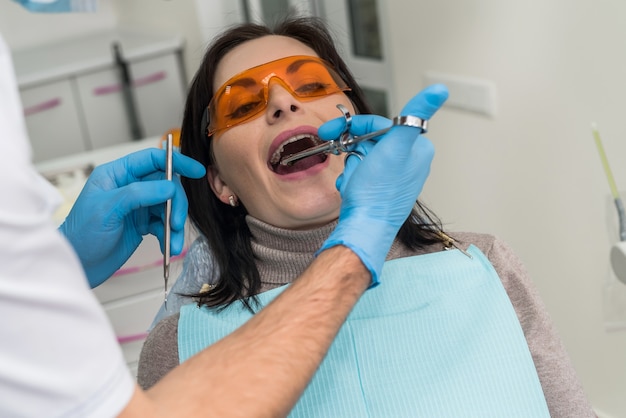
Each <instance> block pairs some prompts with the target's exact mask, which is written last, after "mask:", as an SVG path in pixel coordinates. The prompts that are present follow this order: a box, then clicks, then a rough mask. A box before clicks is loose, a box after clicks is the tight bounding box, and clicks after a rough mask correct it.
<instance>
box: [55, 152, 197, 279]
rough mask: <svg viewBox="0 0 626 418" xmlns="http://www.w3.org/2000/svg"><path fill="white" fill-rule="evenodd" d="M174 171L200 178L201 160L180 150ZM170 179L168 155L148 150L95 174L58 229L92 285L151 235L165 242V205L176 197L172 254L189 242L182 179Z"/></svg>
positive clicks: (130, 155) (116, 266)
mask: <svg viewBox="0 0 626 418" xmlns="http://www.w3.org/2000/svg"><path fill="white" fill-rule="evenodd" d="M172 170H173V172H175V173H177V174H180V175H181V176H185V177H191V178H200V177H202V176H204V175H205V169H204V166H203V165H202V164H200V163H199V162H197V161H195V160H193V159H191V158H189V157H186V156H184V155H182V154H179V153H177V152H175V153H174V155H173V165H172ZM173 178H174V179H173V180H172V181H171V182H170V181H167V180H165V151H164V150H160V149H156V148H153V149H146V150H142V151H138V152H135V153H133V154H129V155H127V156H126V157H123V158H120V159H118V160H115V161H113V162H110V163H107V164H103V165H101V166H99V167H96V169H95V170H94V171H93V172H92V173H91V175H90V176H89V178H88V179H87V183H86V184H85V187H84V188H83V190H82V191H81V193H80V195H79V196H78V199H77V200H76V203H75V204H74V206H73V207H72V210H71V211H70V213H69V215H68V216H67V218H66V219H65V222H64V223H63V225H61V226H60V227H59V230H60V231H61V232H62V233H63V234H64V235H65V236H66V237H67V239H68V240H69V242H70V243H71V244H72V246H73V247H74V250H75V251H76V253H77V254H78V257H79V259H80V261H81V263H82V265H83V268H84V269H85V273H86V274H87V278H88V279H89V284H90V285H91V287H92V288H93V287H96V286H98V285H100V284H101V283H102V282H104V281H105V280H106V279H108V278H109V277H111V276H112V275H113V273H115V271H116V270H117V269H119V268H120V267H121V266H122V265H123V264H124V263H125V262H126V260H128V258H129V257H130V256H131V255H132V254H133V252H134V251H135V250H136V249H137V247H138V246H139V244H140V243H141V241H142V239H143V236H144V235H146V234H148V233H150V234H153V235H155V236H156V237H157V238H158V239H159V241H160V242H161V250H163V249H164V242H163V236H164V235H163V233H164V219H165V205H164V202H165V201H166V200H168V199H172V218H171V231H172V234H171V246H170V250H171V253H172V254H180V252H181V251H182V249H183V244H184V225H185V220H186V218H187V205H188V203H187V196H186V195H185V192H184V191H183V188H182V185H181V184H180V179H179V178H178V176H173Z"/></svg>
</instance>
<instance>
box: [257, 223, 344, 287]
mask: <svg viewBox="0 0 626 418" xmlns="http://www.w3.org/2000/svg"><path fill="white" fill-rule="evenodd" d="M246 222H247V224H248V227H249V228H250V232H251V233H252V241H251V243H252V250H253V251H254V255H255V257H256V264H257V268H258V269H259V274H260V275H261V281H262V282H263V289H262V291H265V290H269V289H271V288H273V287H276V286H280V285H283V284H286V283H291V282H292V281H293V280H294V279H295V278H296V277H298V276H299V275H300V274H301V273H302V272H303V271H304V270H305V269H306V268H307V267H308V266H309V264H311V262H312V261H313V258H314V256H315V252H316V251H317V250H319V249H320V247H321V246H322V244H323V243H324V241H325V240H326V238H328V236H329V235H330V233H331V232H332V231H333V230H334V229H335V227H336V226H337V221H336V220H335V221H333V222H330V223H328V224H326V225H324V226H321V227H319V228H314V229H308V230H302V231H300V230H291V229H283V228H277V227H275V226H272V225H269V224H267V223H265V222H263V221H260V220H259V219H256V218H253V217H251V216H247V217H246Z"/></svg>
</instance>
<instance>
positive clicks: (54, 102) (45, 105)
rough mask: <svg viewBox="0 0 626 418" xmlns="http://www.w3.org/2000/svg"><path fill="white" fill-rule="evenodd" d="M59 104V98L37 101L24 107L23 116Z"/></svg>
mask: <svg viewBox="0 0 626 418" xmlns="http://www.w3.org/2000/svg"><path fill="white" fill-rule="evenodd" d="M60 104H61V99H59V98H56V99H50V100H46V101H45V102H41V103H38V104H36V105H33V106H29V107H25V108H24V116H30V115H34V114H35V113H40V112H44V111H46V110H50V109H53V108H55V107H57V106H59V105H60Z"/></svg>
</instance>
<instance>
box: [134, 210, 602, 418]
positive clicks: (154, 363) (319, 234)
mask: <svg viewBox="0 0 626 418" xmlns="http://www.w3.org/2000/svg"><path fill="white" fill-rule="evenodd" d="M247 221H248V225H249V227H250V230H251V232H252V237H253V239H252V248H253V250H254V253H255V255H256V256H257V262H256V264H257V268H258V270H259V273H260V276H261V281H262V291H267V290H270V289H273V288H276V287H278V286H282V285H284V284H287V283H291V282H292V281H293V280H294V279H295V278H296V277H298V276H299V275H300V274H301V273H302V272H303V271H304V270H305V269H306V268H307V267H308V265H309V264H310V263H311V262H312V260H313V258H314V254H315V251H316V250H317V249H319V248H320V247H321V245H322V243H323V242H324V241H325V240H326V238H327V237H328V235H329V234H330V232H331V231H332V230H333V229H334V228H335V226H336V223H332V224H329V225H326V226H324V227H321V228H318V229H314V230H307V231H293V230H284V229H280V228H275V227H272V226H270V225H267V224H265V223H263V222H261V221H259V220H257V219H254V218H251V217H248V219H247ZM451 236H452V237H453V238H454V239H455V240H456V244H457V246H458V248H460V249H462V250H465V249H467V247H469V245H470V244H474V245H475V246H476V247H478V248H479V249H480V250H481V251H482V252H483V253H484V254H485V256H487V258H488V259H489V261H490V262H491V263H492V265H493V266H494V268H495V270H496V272H497V273H498V275H499V277H500V280H502V284H503V285H504V288H505V290H506V292H507V294H508V296H509V298H510V299H511V303H512V305H513V308H514V309H515V312H516V313H517V317H518V319H519V321H520V324H521V326H522V330H523V331H524V335H525V337H526V341H527V343H528V347H529V349H530V352H531V354H532V357H533V361H534V363H535V367H536V369H537V373H538V375H539V380H540V381H541V386H542V388H543V391H544V395H545V397H546V401H547V403H548V408H549V410H550V415H551V416H552V417H553V418H556V417H564V418H565V417H567V418H570V417H595V414H594V413H593V411H592V409H591V406H590V405H589V402H588V400H587V398H586V396H585V394H584V392H583V389H582V387H581V385H580V383H579V381H578V378H577V376H576V373H575V371H574V369H573V367H572V365H571V362H570V360H569V357H568V355H567V353H566V351H565V348H564V347H563V344H562V343H561V341H560V339H559V337H558V335H557V332H556V330H555V329H554V327H553V325H552V323H551V321H550V318H549V316H548V313H547V311H546V309H545V307H544V305H543V303H542V302H541V300H540V298H539V295H538V293H537V291H536V289H535V287H534V285H533V283H532V281H531V280H530V278H529V277H528V275H527V273H526V271H525V269H524V267H523V265H522V263H521V262H520V260H519V259H518V258H517V256H516V255H515V254H514V253H513V251H512V250H511V249H510V248H509V247H508V246H507V245H506V244H505V243H504V242H502V241H501V240H498V239H497V238H495V237H493V236H491V235H484V234H476V233H455V234H451ZM199 240H203V238H199ZM202 244H203V248H205V247H206V242H204V243H202ZM443 249H444V246H443V244H436V245H431V246H429V247H426V248H423V249H421V250H419V251H413V250H410V249H408V248H406V247H405V246H404V245H403V244H402V243H400V242H398V241H396V242H394V244H393V245H392V247H391V250H390V251H389V254H388V256H387V259H388V260H392V259H396V258H402V257H409V256H414V255H419V254H426V253H432V252H436V251H442V250H443ZM190 255H193V252H191V251H190ZM190 255H188V257H189V256H190ZM202 281H203V282H205V283H214V281H215V277H206V278H203V280H202ZM381 285H382V286H384V283H382V284H381ZM199 289H200V288H199V287H198V288H196V289H185V290H186V291H187V292H189V293H191V292H196V291H198V290H199ZM189 302H190V303H193V301H191V300H190V301H189ZM178 318H179V314H178V313H176V314H174V315H172V316H169V317H167V318H165V319H163V320H162V321H161V322H159V323H158V324H157V325H156V326H155V327H154V329H153V330H152V331H151V332H150V334H149V335H148V338H147V339H146V342H145V344H144V346H143V349H142V351H141V356H140V359H139V369H138V376H137V379H138V382H139V385H140V386H141V387H143V388H144V389H147V388H149V387H151V386H152V385H154V384H155V383H156V382H157V381H158V380H159V379H161V378H162V377H163V376H164V375H165V374H166V373H167V372H168V371H170V370H171V369H173V368H174V367H176V366H177V365H178V364H179V360H178Z"/></svg>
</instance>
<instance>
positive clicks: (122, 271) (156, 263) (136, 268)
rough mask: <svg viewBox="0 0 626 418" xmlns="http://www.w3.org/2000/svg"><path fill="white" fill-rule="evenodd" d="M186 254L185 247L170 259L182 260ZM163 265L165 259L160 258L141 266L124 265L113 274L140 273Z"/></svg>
mask: <svg viewBox="0 0 626 418" xmlns="http://www.w3.org/2000/svg"><path fill="white" fill-rule="evenodd" d="M186 254H187V250H186V249H185V250H183V252H181V253H180V254H179V255H175V256H172V257H171V258H170V261H172V262H174V261H177V260H182V259H183V258H185V255H186ZM162 265H163V259H159V260H156V261H153V262H151V263H148V264H144V265H141V266H134V267H123V268H121V269H119V270H118V271H116V272H115V273H113V276H124V275H126V274H133V273H139V272H140V271H144V270H148V269H152V268H155V267H159V266H162Z"/></svg>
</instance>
